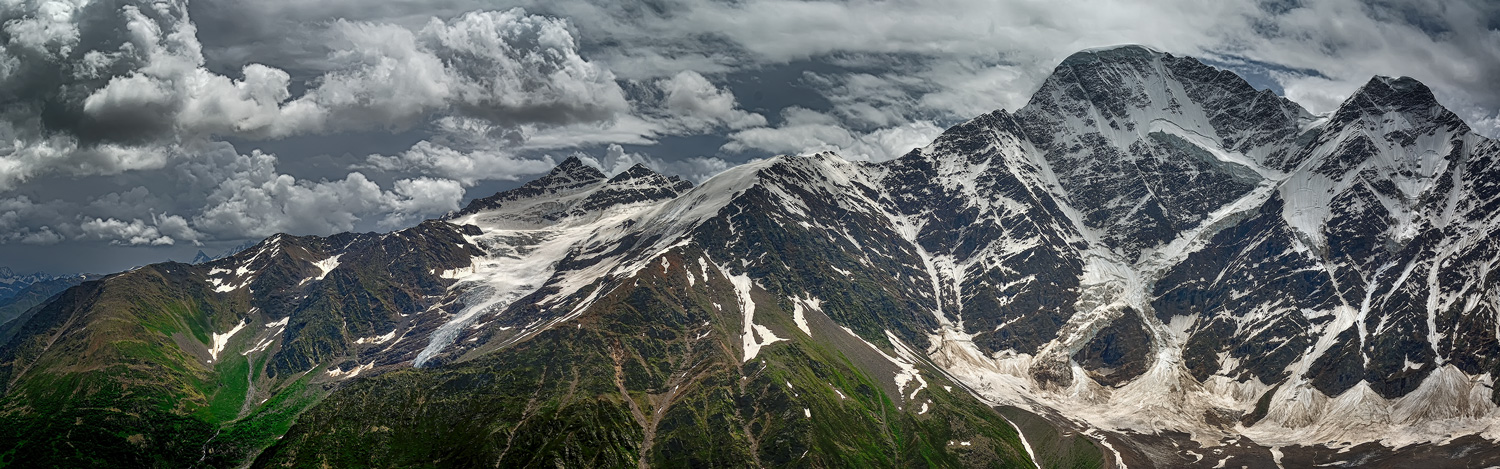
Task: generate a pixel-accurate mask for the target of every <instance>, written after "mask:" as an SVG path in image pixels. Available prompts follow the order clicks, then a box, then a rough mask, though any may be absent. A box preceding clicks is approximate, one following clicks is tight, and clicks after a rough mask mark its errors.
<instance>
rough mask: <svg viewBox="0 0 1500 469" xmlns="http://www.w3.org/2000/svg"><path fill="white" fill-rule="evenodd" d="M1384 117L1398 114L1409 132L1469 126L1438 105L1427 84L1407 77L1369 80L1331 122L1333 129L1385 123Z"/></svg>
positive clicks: (1464, 130)
mask: <svg viewBox="0 0 1500 469" xmlns="http://www.w3.org/2000/svg"><path fill="white" fill-rule="evenodd" d="M1386 114H1399V115H1400V116H1401V119H1402V120H1404V121H1405V122H1404V125H1407V126H1410V127H1411V128H1412V129H1410V130H1419V131H1422V132H1431V131H1435V130H1439V129H1442V130H1446V131H1449V132H1457V133H1467V132H1469V126H1468V124H1466V123H1464V121H1463V119H1461V118H1459V117H1458V115H1457V114H1454V113H1453V112H1452V111H1449V110H1448V108H1446V107H1444V106H1443V105H1442V104H1441V103H1439V102H1438V100H1437V97H1436V96H1434V95H1433V94H1432V90H1431V89H1429V88H1428V87H1427V85H1425V84H1423V83H1422V82H1420V81H1417V80H1416V79H1414V78H1410V77H1399V78H1391V77H1385V76H1376V77H1373V78H1371V79H1370V81H1369V82H1367V83H1365V85H1364V86H1361V87H1360V88H1359V90H1357V91H1355V92H1354V94H1352V95H1350V96H1349V99H1346V100H1344V103H1343V104H1342V105H1340V106H1339V109H1338V110H1337V111H1335V112H1334V114H1333V116H1332V118H1331V121H1332V125H1333V126H1339V125H1343V124H1346V123H1349V122H1352V121H1355V120H1358V119H1362V118H1363V119H1367V120H1382V121H1384V120H1387V119H1386ZM1401 130H1408V129H1401Z"/></svg>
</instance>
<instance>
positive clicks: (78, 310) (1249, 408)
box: [0, 46, 1500, 467]
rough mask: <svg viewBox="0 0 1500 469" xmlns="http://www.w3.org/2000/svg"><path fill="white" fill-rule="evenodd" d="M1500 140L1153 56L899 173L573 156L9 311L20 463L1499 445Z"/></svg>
mask: <svg viewBox="0 0 1500 469" xmlns="http://www.w3.org/2000/svg"><path fill="white" fill-rule="evenodd" d="M1497 159H1500V145H1497V143H1496V142H1495V141H1494V140H1491V139H1488V138H1486V137H1483V136H1480V135H1478V134H1475V133H1474V132H1473V131H1471V130H1470V128H1469V127H1468V126H1467V125H1466V124H1465V123H1464V122H1463V121H1462V120H1461V119H1459V118H1458V117H1456V116H1455V115H1454V114H1453V113H1451V112H1449V111H1448V110H1446V109H1445V108H1443V106H1441V105H1440V104H1439V103H1438V102H1437V100H1436V99H1435V98H1434V96H1433V94H1432V92H1431V91H1430V90H1429V89H1428V88H1427V87H1425V86H1424V85H1422V84H1421V83H1419V82H1417V81H1415V80H1412V79H1409V78H1386V77H1376V78H1373V79H1371V80H1370V81H1369V82H1368V83H1367V84H1365V85H1364V86H1363V87H1361V88H1360V89H1359V90H1357V91H1356V92H1355V93H1354V94H1353V95H1352V96H1350V97H1349V98H1348V99H1347V100H1346V101H1345V102H1344V103H1343V104H1342V105H1341V106H1340V107H1339V108H1338V109H1337V110H1336V111H1333V112H1331V113H1328V114H1324V115H1314V114H1312V113H1310V112H1308V111H1307V110H1305V109H1304V108H1302V107H1301V106H1299V105H1298V104H1297V103H1294V102H1292V101H1289V100H1287V99H1285V98H1283V97H1280V96H1277V95H1276V94H1275V93H1272V92H1270V91H1267V90H1257V89H1256V88H1254V87H1253V86H1251V85H1250V84H1249V83H1247V82H1246V81H1245V80H1243V79H1242V78H1240V77H1239V76H1238V75H1235V74H1234V73H1232V72H1229V71H1225V70H1220V69H1217V68H1214V67H1211V66H1208V65H1205V64H1203V63H1201V62H1200V61H1198V60H1196V59H1193V58H1190V57H1181V56H1176V55H1172V54H1169V53H1165V52H1161V51H1156V50H1153V49H1149V48H1145V47H1139V46H1123V47H1114V48H1106V49H1097V50H1088V51H1083V52H1079V53H1077V54H1074V55H1072V56H1070V57H1068V58H1067V59H1066V60H1064V61H1063V62H1062V63H1061V64H1059V65H1058V66H1057V68H1056V70H1055V71H1054V73H1053V74H1052V75H1051V76H1050V77H1049V78H1048V79H1047V80H1046V81H1045V82H1044V83H1043V85H1042V86H1041V88H1040V89H1039V90H1038V91H1037V92H1036V93H1035V94H1034V95H1033V96H1032V98H1031V100H1030V101H1029V102H1028V103H1027V105H1026V106H1024V107H1023V108H1021V109H1019V110H1017V111H1015V112H1009V111H1004V110H999V111H994V112H992V113H989V114H985V115H982V116H978V117H976V118H974V119H972V120H970V121H967V122H964V123H962V124H959V125H957V126H954V127H952V128H950V129H948V130H947V131H946V132H944V133H943V134H942V135H941V136H939V137H938V138H937V139H936V140H935V141H933V142H932V143H931V144H930V145H928V146H926V147H923V148H919V149H916V150H913V151H912V152H910V153H908V154H906V155H905V156H903V157H901V158H898V159H895V160H891V161H886V162H879V163H868V162H855V161H848V160H845V159H843V158H841V157H840V156H839V155H837V154H834V153H819V154H812V155H804V156H778V157H775V158H770V159H765V160H758V161H754V162H751V163H747V164H745V165H741V166H739V167H735V168H732V169H729V170H727V171H725V172H724V173H721V174H719V175H717V176H715V177H713V178H711V179H709V180H707V181H705V182H704V183H703V184H701V185H698V186H696V187H694V186H693V185H692V184H691V183H689V182H687V181H683V180H681V179H677V178H675V177H667V176H663V175H661V174H657V173H655V172H653V171H651V170H650V169H647V168H646V167H644V166H636V167H632V168H630V169H629V170H627V171H624V172H622V173H619V174H616V175H613V176H609V175H606V174H604V173H603V172H601V171H599V170H598V169H596V168H593V167H591V166H588V165H586V164H584V163H583V162H581V161H580V160H578V159H576V158H573V159H568V160H566V161H563V162H562V163H561V164H559V165H558V166H557V167H556V168H555V169H553V170H552V172H550V173H549V174H547V175H545V176H543V177H541V178H540V179H537V180H534V181H531V182H529V183H527V184H525V185H524V186H522V187H520V188H517V189H514V190H510V191H506V192H502V193H499V194H496V195H494V196H492V197H486V198H481V199H477V200H475V201H473V202H472V203H471V204H469V205H468V206H467V207H465V208H464V209H462V210H459V211H457V212H454V213H452V214H449V215H448V216H446V217H443V218H442V219H439V220H429V221H426V222H423V223H422V224H420V225H418V226H415V227H412V228H409V229H405V230H401V231H396V232H392V233H384V234H378V233H363V234H355V233H344V234H338V235H333V236H329V237H316V236H290V235H276V236H272V237H270V238H267V239H266V240H264V241H262V242H261V243H259V244H257V245H254V246H252V247H249V248H248V249H246V250H243V251H241V252H238V253H236V254H233V255H230V256H227V257H223V258H220V259H216V260H207V261H206V262H202V263H195V264H181V263H164V264H154V265H150V266H145V267H141V268H138V269H134V270H132V271H129V272H122V273H118V274H114V275H110V276H106V277H104V278H101V279H95V280H90V281H87V282H83V283H81V284H79V285H77V286H74V287H72V288H69V289H67V290H66V291H63V292H61V293H60V294H57V295H55V296H51V297H50V298H48V299H47V300H45V301H43V302H41V303H40V304H38V305H36V306H34V307H32V308H30V309H28V310H27V311H25V313H24V314H23V315H21V316H20V319H19V320H14V321H9V322H5V323H3V324H0V338H7V340H6V341H5V342H4V344H3V345H0V393H3V397H0V420H3V421H4V425H0V464H3V465H13V466H17V467H30V466H35V465H45V464H61V465H67V466H75V467H81V466H118V465H128V466H142V467H145V466H164V467H237V466H249V467H282V466H297V467H301V466H318V465H323V466H334V467H349V466H383V467H408V466H424V467H430V466H464V467H475V466H485V467H489V466H495V467H514V466H540V465H548V466H569V467H573V466H590V467H594V466H636V467H678V466H682V467H710V466H712V467H741V466H778V467H780V466H808V467H829V466H841V467H842V466H855V467H892V466H958V467H1239V466H1246V467H1287V466H1290V467H1306V466H1313V465H1321V466H1326V467H1352V466H1360V465H1382V464H1383V465H1415V464H1422V465H1427V466H1432V467H1443V466H1444V465H1452V466H1454V467H1472V466H1484V465H1493V464H1500V446H1497V445H1496V444H1495V443H1494V441H1495V440H1496V439H1497V438H1500V428H1497V423H1500V413H1497V402H1500V392H1497V391H1496V388H1495V384H1494V376H1495V375H1496V374H1497V373H1500V320H1497V314H1500V279H1497V278H1496V274H1495V273H1492V267H1494V266H1495V264H1496V262H1497V261H1500V253H1497V248H1500V246H1497V243H1500V233H1497V230H1500V222H1497V220H1496V217H1497V216H1500V166H1497Z"/></svg>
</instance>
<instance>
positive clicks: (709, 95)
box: [656, 70, 766, 130]
mask: <svg viewBox="0 0 1500 469" xmlns="http://www.w3.org/2000/svg"><path fill="white" fill-rule="evenodd" d="M656 86H657V88H658V89H660V90H661V92H662V94H663V95H665V96H664V98H663V100H662V107H663V108H665V110H666V111H667V112H668V113H669V114H670V115H672V116H675V117H678V119H679V122H680V124H679V125H681V126H682V127H685V128H687V129H694V130H707V129H711V128H714V127H717V126H719V125H723V126H727V127H729V128H731V129H742V128H746V127H760V126H764V125H766V118H765V117H764V116H761V115H760V114H755V113H752V112H746V111H744V110H742V109H739V103H737V102H735V98H734V93H732V92H730V91H729V90H727V89H723V88H719V87H717V86H714V84H713V83H710V82H709V81H708V79H707V78H704V77H703V75H700V74H699V73H698V72H694V71H691V70H685V71H682V72H678V73H677V75H674V76H672V77H671V78H666V79H663V80H659V81H657V82H656Z"/></svg>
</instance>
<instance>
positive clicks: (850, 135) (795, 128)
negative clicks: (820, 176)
mask: <svg viewBox="0 0 1500 469" xmlns="http://www.w3.org/2000/svg"><path fill="white" fill-rule="evenodd" d="M782 121H783V122H782V124H781V125H779V126H776V127H759V128H754V129H747V130H741V131H739V132H735V133H733V134H730V135H729V142H728V143H725V144H724V147H723V148H724V150H726V151H730V152H735V153H741V152H746V151H751V150H762V151H766V152H770V153H778V154H803V153H815V152H820V151H830V150H831V151H836V152H838V153H839V154H840V155H841V156H843V157H844V158H848V159H852V160H864V161H885V160H890V159H895V158H898V157H900V156H901V155H904V154H906V153H907V152H910V151H911V150H913V149H915V148H919V147H923V146H926V145H927V144H929V143H932V140H933V139H935V138H937V136H938V135H940V134H942V132H943V129H942V128H941V127H938V126H937V125H936V124H933V123H932V122H927V121H919V122H913V123H909V124H902V125H897V126H892V127H885V128H880V129H876V130H874V131H871V132H868V133H858V132H853V131H850V130H849V129H848V128H846V127H844V126H842V125H840V124H839V120H838V119H837V118H835V117H834V116H831V115H829V114H826V113H821V112H817V111H813V110H810V109H806V108H798V107H793V108H788V109H786V110H785V111H783V112H782Z"/></svg>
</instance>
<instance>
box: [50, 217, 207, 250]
mask: <svg viewBox="0 0 1500 469" xmlns="http://www.w3.org/2000/svg"><path fill="white" fill-rule="evenodd" d="M79 230H80V231H81V232H82V236H83V237H86V238H92V239H100V240H106V241H109V242H110V244H120V245H129V246H142V245H149V246H164V245H172V244H176V243H177V241H178V240H184V241H190V242H193V243H194V244H201V243H198V237H199V234H198V232H197V231H195V230H193V229H192V228H191V227H189V226H188V221H187V219H185V218H182V217H180V216H177V215H161V216H153V217H152V218H151V221H150V223H147V222H146V221H144V220H141V219H139V218H136V219H133V220H130V221H128V222H127V221H123V220H117V219H114V218H107V219H105V218H93V219H89V220H85V221H84V222H83V223H82V224H81V225H79Z"/></svg>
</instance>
